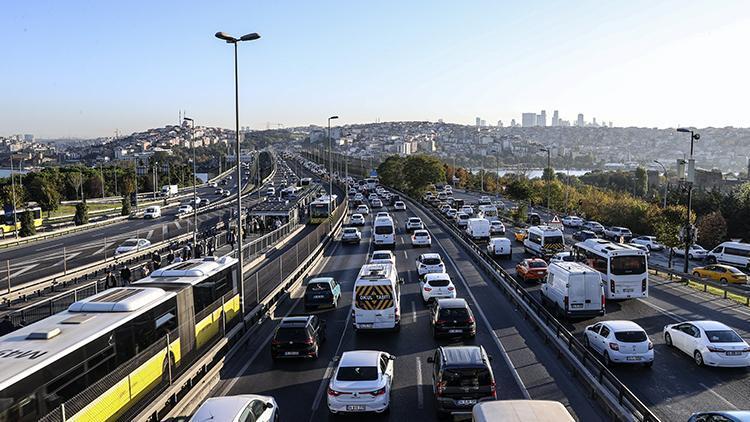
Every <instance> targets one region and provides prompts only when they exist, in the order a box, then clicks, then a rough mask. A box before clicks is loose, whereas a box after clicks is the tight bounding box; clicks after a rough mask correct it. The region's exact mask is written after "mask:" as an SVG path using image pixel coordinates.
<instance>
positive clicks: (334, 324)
mask: <svg viewBox="0 0 750 422" xmlns="http://www.w3.org/2000/svg"><path fill="white" fill-rule="evenodd" d="M363 231H364V232H365V236H363V237H365V239H366V240H363V242H362V243H360V244H359V245H343V244H340V243H337V244H336V245H335V246H334V249H333V250H330V251H329V253H328V254H327V257H326V261H325V262H324V264H323V265H322V268H319V271H314V273H313V274H310V275H309V276H308V277H307V279H308V280H309V279H310V278H312V277H326V276H330V277H334V278H335V279H336V280H337V281H339V282H340V283H341V288H342V295H341V298H340V300H339V305H338V307H337V308H336V309H334V310H322V311H317V312H316V313H317V314H318V315H320V317H321V318H323V319H325V320H326V326H327V328H326V335H327V341H326V342H325V343H323V345H322V347H321V349H320V355H319V357H318V359H316V360H304V361H299V360H289V361H279V362H273V360H272V359H271V355H270V353H271V352H270V344H269V342H270V339H271V337H270V336H271V335H272V333H273V329H275V327H276V326H277V325H278V322H279V321H280V320H279V319H278V318H277V319H276V320H274V323H273V324H264V330H265V332H264V333H263V334H261V335H255V336H253V337H254V338H256V339H263V341H262V342H260V343H256V345H255V347H251V348H247V351H248V354H250V352H253V351H255V350H257V351H259V352H260V353H259V354H258V355H257V357H256V358H255V359H254V360H248V359H249V358H252V355H251V356H248V354H244V353H243V354H238V355H236V356H235V357H234V358H233V360H236V361H238V362H241V363H244V364H245V365H246V364H247V363H250V365H249V367H247V368H246V369H245V370H244V371H242V372H241V373H240V374H239V375H236V376H232V377H231V378H228V374H227V375H225V374H222V380H223V381H226V380H228V379H235V381H234V385H232V386H231V388H229V389H228V390H226V392H224V391H222V387H221V384H220V386H217V389H215V391H214V392H215V393H217V392H218V393H222V395H234V394H248V393H252V394H265V395H271V396H273V397H274V398H275V399H276V401H277V403H278V404H279V408H280V410H281V413H282V415H283V418H284V420H290V421H306V420H308V419H310V414H311V411H312V409H313V408H314V407H319V406H320V403H321V401H322V403H323V405H324V406H325V397H324V394H325V390H324V388H325V386H327V381H328V380H327V377H328V376H330V373H331V371H332V368H335V363H334V356H335V355H336V350H337V348H338V345H339V342H340V341H341V339H342V337H343V336H344V335H345V331H346V330H347V326H348V325H350V324H347V318H348V317H349V315H350V313H351V311H350V308H351V300H352V290H353V285H354V280H355V279H356V277H357V274H358V273H359V269H360V267H361V266H362V264H363V263H364V262H365V260H366V259H367V253H368V248H369V241H368V240H369V231H370V229H369V228H368V227H365V228H363ZM303 292H304V288H302V287H300V288H299V289H297V290H296V291H295V292H294V295H293V299H294V300H299V301H296V302H295V303H294V306H293V307H292V309H291V313H305V310H304V306H303V303H302V301H301V300H300V299H301V297H302V294H303ZM277 317H280V315H279V314H278V313H277ZM266 326H267V327H266ZM235 365H236V364H235ZM235 373H236V371H235ZM321 386H323V387H321ZM223 388H226V386H224V387H223ZM321 397H322V398H321ZM316 400H317V406H316Z"/></svg>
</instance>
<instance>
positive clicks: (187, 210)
mask: <svg viewBox="0 0 750 422" xmlns="http://www.w3.org/2000/svg"><path fill="white" fill-rule="evenodd" d="M192 212H193V207H191V206H190V205H180V208H177V214H191V213H192Z"/></svg>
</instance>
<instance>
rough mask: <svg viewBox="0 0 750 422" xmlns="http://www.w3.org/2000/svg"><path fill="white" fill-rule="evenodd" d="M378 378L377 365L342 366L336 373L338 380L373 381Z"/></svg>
mask: <svg viewBox="0 0 750 422" xmlns="http://www.w3.org/2000/svg"><path fill="white" fill-rule="evenodd" d="M376 379H378V368H377V367H376V366H342V367H340V368H339V371H338V373H336V380H337V381H373V380H376Z"/></svg>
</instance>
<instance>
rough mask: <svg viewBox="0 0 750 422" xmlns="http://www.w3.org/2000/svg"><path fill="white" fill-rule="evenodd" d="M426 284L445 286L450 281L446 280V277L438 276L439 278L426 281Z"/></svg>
mask: <svg viewBox="0 0 750 422" xmlns="http://www.w3.org/2000/svg"><path fill="white" fill-rule="evenodd" d="M428 284H429V285H430V286H432V287H447V286H448V285H449V284H450V281H449V280H446V279H442V278H439V279H435V280H430V281H429V282H428Z"/></svg>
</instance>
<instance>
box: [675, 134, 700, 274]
mask: <svg viewBox="0 0 750 422" xmlns="http://www.w3.org/2000/svg"><path fill="white" fill-rule="evenodd" d="M677 131H678V132H683V133H690V158H688V169H687V178H686V179H685V186H686V188H687V195H688V197H687V214H686V216H685V239H684V240H685V262H684V264H683V267H682V272H684V273H687V272H688V264H689V262H688V261H689V259H688V256H689V255H690V245H691V244H692V243H693V233H692V232H691V228H692V225H691V224H690V211H691V208H692V206H693V183H694V182H695V158H693V143H694V142H695V141H697V140H699V139H700V138H701V135H700V133H695V132H694V131H692V130H690V129H687V128H684V127H681V128H678V129H677Z"/></svg>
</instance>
